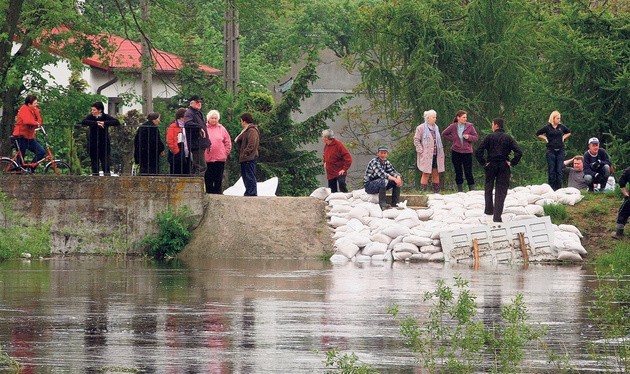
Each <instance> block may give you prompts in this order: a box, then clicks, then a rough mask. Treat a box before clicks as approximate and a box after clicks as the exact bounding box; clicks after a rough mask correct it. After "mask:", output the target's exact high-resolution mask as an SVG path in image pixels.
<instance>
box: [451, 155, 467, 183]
mask: <svg viewBox="0 0 630 374" xmlns="http://www.w3.org/2000/svg"><path fill="white" fill-rule="evenodd" d="M463 156H464V154H463V153H459V152H455V151H451V161H452V162H453V169H455V184H457V190H458V191H460V187H461V186H462V185H463V184H464V170H463V169H464V158H463Z"/></svg>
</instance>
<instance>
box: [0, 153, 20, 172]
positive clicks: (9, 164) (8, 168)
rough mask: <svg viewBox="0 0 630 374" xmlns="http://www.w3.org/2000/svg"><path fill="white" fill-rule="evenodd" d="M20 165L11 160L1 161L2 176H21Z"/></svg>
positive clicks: (0, 170) (4, 159)
mask: <svg viewBox="0 0 630 374" xmlns="http://www.w3.org/2000/svg"><path fill="white" fill-rule="evenodd" d="M21 173H22V170H20V167H19V166H18V164H17V163H16V162H15V161H13V160H12V159H10V158H6V157H3V158H2V159H0V175H10V174H21Z"/></svg>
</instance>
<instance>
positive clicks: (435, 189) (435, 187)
mask: <svg viewBox="0 0 630 374" xmlns="http://www.w3.org/2000/svg"><path fill="white" fill-rule="evenodd" d="M433 193H440V184H439V183H433Z"/></svg>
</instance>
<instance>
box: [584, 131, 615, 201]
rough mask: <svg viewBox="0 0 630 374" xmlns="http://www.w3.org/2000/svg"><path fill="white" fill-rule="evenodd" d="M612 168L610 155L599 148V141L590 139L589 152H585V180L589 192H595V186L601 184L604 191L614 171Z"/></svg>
mask: <svg viewBox="0 0 630 374" xmlns="http://www.w3.org/2000/svg"><path fill="white" fill-rule="evenodd" d="M611 166H612V163H611V162H610V157H609V156H608V153H607V152H606V150H605V149H604V148H600V147H599V139H597V138H590V139H589V140H588V151H586V152H584V180H585V181H586V184H587V185H588V190H589V191H591V192H593V191H594V190H595V184H599V185H600V187H601V190H602V191H603V190H604V187H606V182H608V177H610V173H611V171H612V169H611Z"/></svg>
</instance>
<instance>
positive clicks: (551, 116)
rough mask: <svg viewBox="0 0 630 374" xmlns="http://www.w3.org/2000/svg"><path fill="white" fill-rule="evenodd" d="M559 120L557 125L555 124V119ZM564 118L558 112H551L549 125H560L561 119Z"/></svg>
mask: <svg viewBox="0 0 630 374" xmlns="http://www.w3.org/2000/svg"><path fill="white" fill-rule="evenodd" d="M556 118H557V119H558V122H557V123H554V122H553V121H554V119H556ZM561 118H562V116H561V115H560V112H558V111H557V110H554V111H553V112H551V114H550V115H549V123H551V124H552V125H555V124H558V123H560V119H561Z"/></svg>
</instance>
